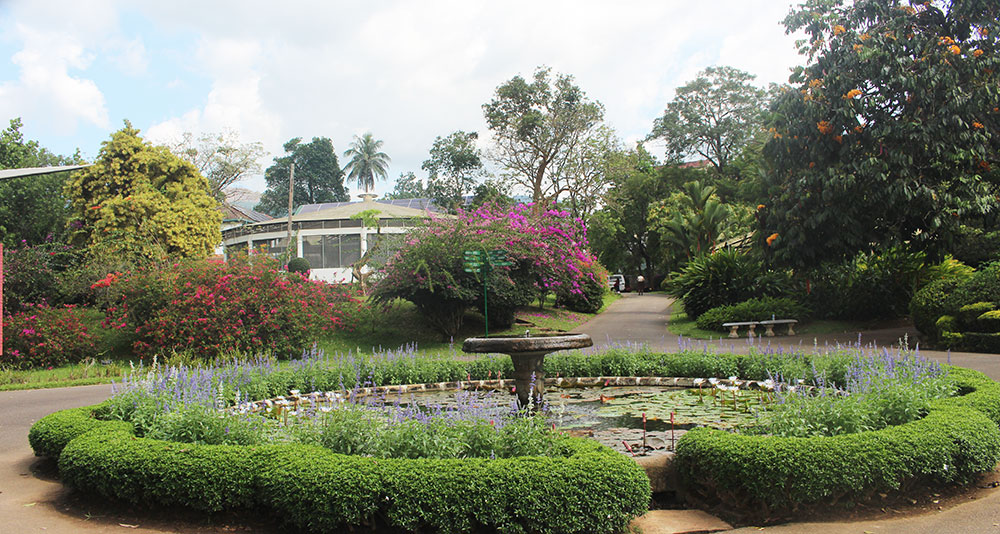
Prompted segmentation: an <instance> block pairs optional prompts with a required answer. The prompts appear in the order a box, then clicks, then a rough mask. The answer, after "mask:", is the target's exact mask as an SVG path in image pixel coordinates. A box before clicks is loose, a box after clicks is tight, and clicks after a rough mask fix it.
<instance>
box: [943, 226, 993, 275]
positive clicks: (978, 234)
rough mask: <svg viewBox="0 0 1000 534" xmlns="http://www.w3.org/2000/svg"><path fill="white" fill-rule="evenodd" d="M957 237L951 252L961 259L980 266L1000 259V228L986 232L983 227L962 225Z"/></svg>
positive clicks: (977, 266)
mask: <svg viewBox="0 0 1000 534" xmlns="http://www.w3.org/2000/svg"><path fill="white" fill-rule="evenodd" d="M957 237H958V239H957V242H956V243H955V245H954V246H953V247H951V253H952V254H953V255H954V256H955V258H957V259H958V260H959V261H961V262H963V263H965V264H967V265H971V266H972V267H975V268H979V267H980V266H981V265H984V264H986V263H989V262H991V261H997V260H1000V230H994V231H992V232H986V231H983V229H981V228H975V227H970V226H962V227H960V232H959V233H958V236H957Z"/></svg>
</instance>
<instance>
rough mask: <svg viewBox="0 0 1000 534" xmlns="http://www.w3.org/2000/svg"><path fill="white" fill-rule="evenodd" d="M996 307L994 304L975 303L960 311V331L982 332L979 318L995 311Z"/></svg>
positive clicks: (963, 307)
mask: <svg viewBox="0 0 1000 534" xmlns="http://www.w3.org/2000/svg"><path fill="white" fill-rule="evenodd" d="M995 309H996V306H995V305H994V304H993V303H992V302H973V303H972V304H966V305H965V306H962V307H961V308H959V309H958V317H957V318H958V330H959V331H962V332H981V331H982V330H981V329H980V324H979V317H980V316H982V315H983V314H984V313H986V312H989V311H993V310H995Z"/></svg>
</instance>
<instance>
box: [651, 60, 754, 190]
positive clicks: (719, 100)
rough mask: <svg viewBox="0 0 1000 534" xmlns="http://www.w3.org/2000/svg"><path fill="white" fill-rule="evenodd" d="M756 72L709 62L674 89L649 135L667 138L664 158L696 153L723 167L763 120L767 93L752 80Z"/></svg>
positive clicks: (717, 166)
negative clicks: (694, 76)
mask: <svg viewBox="0 0 1000 534" xmlns="http://www.w3.org/2000/svg"><path fill="white" fill-rule="evenodd" d="M754 78H756V76H754V75H752V74H749V73H747V72H743V71H741V70H739V69H736V68H733V67H726V66H719V67H709V68H707V69H705V70H704V71H702V72H699V73H698V77H697V78H696V79H695V80H693V81H691V82H688V83H687V84H686V85H684V86H682V87H678V88H677V90H676V96H675V97H674V100H673V101H671V102H670V103H669V104H667V109H666V110H665V111H664V112H663V116H662V117H660V118H658V119H656V121H655V122H654V124H653V132H652V133H651V134H649V138H650V139H655V138H662V139H664V140H665V141H666V143H667V158H668V159H669V160H679V159H681V158H684V157H686V156H692V155H694V154H697V155H699V156H701V157H702V158H704V159H706V160H708V161H709V162H710V163H711V164H712V165H713V166H714V167H715V168H716V169H717V170H719V171H721V172H726V170H727V168H728V167H729V165H730V163H731V162H732V161H733V159H734V158H735V157H736V155H737V154H738V153H739V152H740V150H741V149H742V148H743V147H744V146H746V145H747V144H748V143H749V141H750V140H751V138H752V137H753V135H754V132H755V131H756V130H757V129H759V128H760V127H761V124H762V123H763V114H764V109H765V105H766V92H765V91H764V90H763V89H760V88H758V87H755V86H754V85H752V84H751V82H752V81H753V79H754Z"/></svg>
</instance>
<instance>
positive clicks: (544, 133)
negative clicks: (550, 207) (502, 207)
mask: <svg viewBox="0 0 1000 534" xmlns="http://www.w3.org/2000/svg"><path fill="white" fill-rule="evenodd" d="M483 113H484V115H485V116H486V124H487V125H488V126H489V128H490V130H491V131H492V132H493V140H494V143H495V150H494V151H493V152H492V153H491V154H490V156H491V158H492V159H493V160H494V161H495V162H496V163H497V164H498V165H500V166H501V167H503V168H504V169H506V170H507V171H508V172H509V175H508V178H509V179H510V180H511V181H513V182H514V183H516V184H518V185H520V186H522V187H524V188H526V189H527V190H528V191H530V192H531V201H532V202H534V203H540V204H545V203H549V202H553V201H555V200H556V199H557V198H559V196H560V194H561V193H564V192H567V191H569V190H571V189H572V188H574V187H575V184H574V182H573V177H571V176H569V175H568V174H567V173H566V169H567V164H568V161H569V160H570V158H571V155H572V154H573V153H574V151H576V150H577V149H578V148H579V147H580V145H581V143H583V142H584V140H585V139H586V138H587V137H588V136H589V135H590V134H591V133H592V132H593V130H594V128H595V127H596V126H597V125H598V124H600V123H601V121H602V120H603V119H604V106H602V105H601V103H600V102H591V101H590V100H589V99H588V98H587V95H586V93H584V91H583V90H582V89H580V88H579V87H578V86H577V85H575V84H574V83H573V77H572V76H569V75H566V74H556V75H555V78H554V79H552V76H551V69H548V68H538V69H536V70H535V75H534V77H533V79H532V81H530V82H529V81H526V80H525V79H524V78H522V77H520V76H515V77H513V78H511V79H510V80H508V81H507V82H504V83H503V84H501V85H500V86H499V87H497V89H496V93H495V94H494V96H493V100H491V101H490V102H488V103H486V104H483Z"/></svg>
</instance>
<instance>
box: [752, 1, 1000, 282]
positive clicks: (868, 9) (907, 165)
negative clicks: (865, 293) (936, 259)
mask: <svg viewBox="0 0 1000 534" xmlns="http://www.w3.org/2000/svg"><path fill="white" fill-rule="evenodd" d="M785 25H786V27H787V28H788V30H789V31H790V32H791V31H799V30H804V31H805V32H806V33H807V34H808V36H809V38H808V41H807V42H804V43H802V52H803V53H804V54H806V55H807V56H808V58H809V64H808V65H807V66H806V67H804V68H800V69H798V70H797V72H796V73H795V74H794V75H793V77H792V80H791V81H792V82H793V83H796V84H797V86H796V87H795V89H794V90H789V91H787V92H785V93H784V94H783V95H781V96H780V97H779V98H778V99H777V100H776V102H775V104H774V105H773V112H774V117H775V121H774V125H773V129H772V130H771V139H770V141H769V142H768V144H767V146H766V147H765V156H766V157H767V159H768V161H769V163H770V165H771V166H772V172H770V173H769V174H768V177H767V182H768V184H767V185H768V187H769V192H770V195H771V197H770V200H769V201H768V202H767V203H766V206H765V208H764V209H762V210H761V213H760V230H761V231H760V232H759V234H760V237H761V239H763V238H764V237H768V238H769V239H768V245H769V246H768V247H766V248H767V249H768V250H771V251H773V253H774V256H775V257H776V258H777V259H778V260H780V261H782V262H785V263H788V264H798V265H811V264H816V263H818V262H820V261H822V260H824V259H839V258H844V257H851V256H853V255H854V254H855V253H857V252H858V251H867V250H871V249H872V248H873V247H874V246H877V245H890V244H892V243H899V242H908V243H910V244H911V245H917V246H921V247H925V248H933V246H934V245H935V244H936V243H937V242H940V241H941V240H942V238H947V236H948V234H949V233H950V232H951V229H952V228H953V227H955V226H957V225H958V224H959V223H961V222H962V221H963V220H966V219H968V218H970V217H971V218H975V217H979V216H981V215H983V214H986V213H990V212H993V211H995V210H996V207H997V197H996V194H997V181H998V178H1000V176H998V170H997V165H998V163H1000V161H998V149H1000V136H998V133H1000V110H998V107H997V106H998V104H1000V78H998V70H1000V46H998V45H1000V3H997V2H996V1H995V0H966V1H962V2H952V1H948V2H927V3H921V4H917V3H910V2H904V1H900V0H856V1H854V2H850V3H847V4H845V3H843V2H831V1H828V0H808V1H806V2H805V3H804V4H803V5H802V6H800V7H799V8H798V9H796V10H794V11H793V12H792V13H791V14H790V15H789V16H788V18H787V19H786V20H785ZM775 234H777V235H775Z"/></svg>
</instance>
